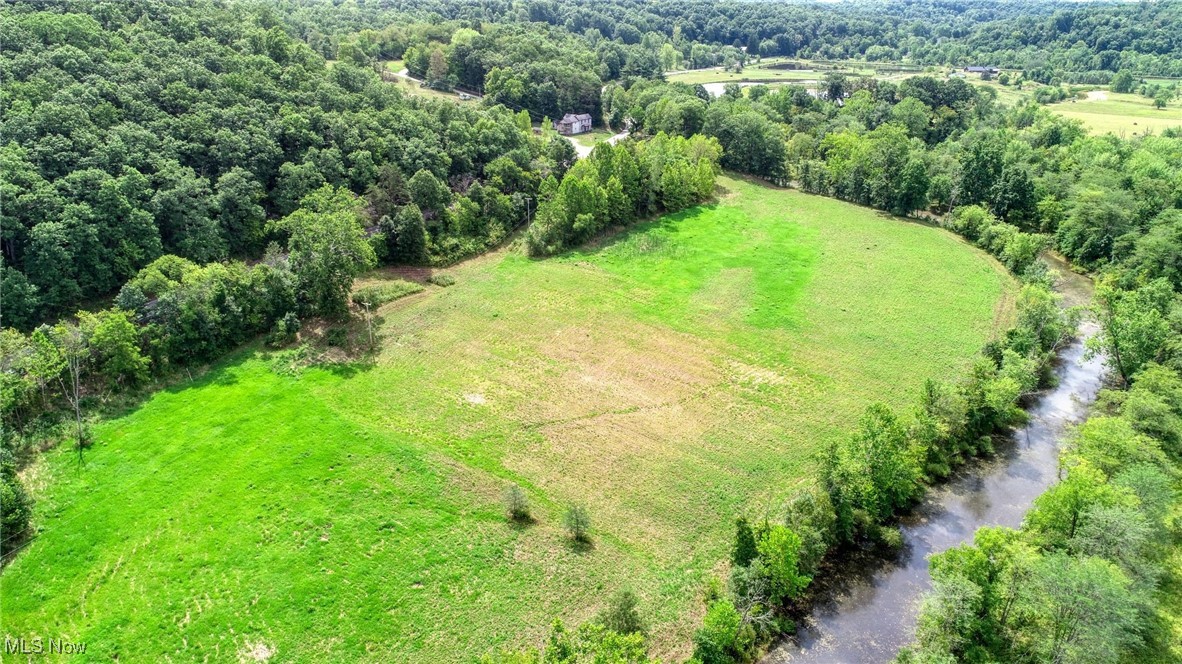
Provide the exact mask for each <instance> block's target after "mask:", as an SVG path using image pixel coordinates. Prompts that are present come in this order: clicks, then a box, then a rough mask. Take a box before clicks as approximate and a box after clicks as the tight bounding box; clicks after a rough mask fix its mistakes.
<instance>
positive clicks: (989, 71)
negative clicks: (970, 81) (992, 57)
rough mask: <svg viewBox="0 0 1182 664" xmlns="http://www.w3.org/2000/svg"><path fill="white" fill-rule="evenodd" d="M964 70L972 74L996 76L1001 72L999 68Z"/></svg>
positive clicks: (969, 68)
mask: <svg viewBox="0 0 1182 664" xmlns="http://www.w3.org/2000/svg"><path fill="white" fill-rule="evenodd" d="M964 70H965V71H966V72H968V73H970V74H996V73H997V72H998V71H999V70H998V68H997V67H965V68H964Z"/></svg>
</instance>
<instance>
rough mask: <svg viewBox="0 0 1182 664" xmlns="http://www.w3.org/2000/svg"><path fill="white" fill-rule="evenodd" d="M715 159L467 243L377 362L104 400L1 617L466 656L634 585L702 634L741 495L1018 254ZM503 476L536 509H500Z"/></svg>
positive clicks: (234, 366) (991, 326)
mask: <svg viewBox="0 0 1182 664" xmlns="http://www.w3.org/2000/svg"><path fill="white" fill-rule="evenodd" d="M721 184H722V186H723V187H724V188H725V190H724V194H723V195H722V200H721V202H720V203H719V204H717V205H713V206H705V207H699V208H695V209H692V210H689V211H687V212H684V213H680V214H676V215H671V216H667V217H663V218H661V219H658V220H655V221H653V222H651V223H647V224H644V225H642V226H639V227H637V228H635V229H634V230H632V231H630V232H627V233H625V234H622V235H619V236H617V237H613V238H611V239H609V240H606V241H604V242H602V243H601V244H600V245H599V246H596V247H592V248H588V249H585V250H582V251H577V252H573V253H570V254H567V255H564V256H561V257H558V258H553V259H547V260H530V259H527V258H525V257H524V256H522V255H519V254H518V253H516V252H514V251H512V250H508V251H502V252H500V253H497V254H493V255H489V256H486V257H483V258H480V259H476V260H473V261H470V262H468V263H466V264H463V265H461V266H458V267H456V268H455V269H452V270H449V273H451V274H453V275H454V277H455V279H456V284H455V285H454V286H451V287H449V288H439V287H436V286H431V287H429V288H428V290H427V291H425V292H423V293H419V294H417V295H412V296H410V297H408V298H405V299H403V300H398V301H395V302H394V303H391V304H389V305H386V306H385V307H383V308H382V309H381V310H380V313H381V316H382V318H383V322H382V323H381V324H380V326H379V329H380V334H381V335H382V339H383V342H384V348H383V350H382V351H381V353H380V356H379V358H378V360H377V362H376V363H375V364H374V365H372V366H366V365H356V366H343V367H337V368H332V369H329V368H323V369H308V370H305V371H304V372H303V373H302V374H301V375H288V374H284V373H280V372H277V371H275V370H273V369H272V360H271V359H269V355H268V354H267V353H264V352H261V351H258V350H247V351H245V352H242V353H240V354H238V355H237V356H235V357H233V358H231V359H229V360H228V361H226V362H224V363H223V364H221V365H218V366H216V367H214V368H212V369H211V370H210V371H209V372H207V373H205V374H204V375H200V376H197V377H196V379H195V380H193V381H192V382H189V383H185V384H183V385H179V386H177V387H176V388H174V389H171V390H167V391H164V392H161V393H159V394H157V395H155V396H154V397H153V398H151V399H149V400H148V401H147V402H146V403H145V404H144V405H143V406H142V407H140V408H138V409H136V410H134V411H132V412H129V413H128V414H126V415H125V416H123V417H120V418H118V419H115V420H112V421H109V422H105V423H102V424H100V425H99V426H98V427H97V428H96V435H97V443H96V444H95V446H94V447H93V448H92V449H90V450H89V451H88V452H87V454H86V465H85V467H84V468H82V469H79V468H78V466H77V463H76V460H75V457H74V455H73V454H72V453H71V452H69V451H68V450H65V449H61V450H56V451H53V452H49V453H47V455H46V459H45V461H44V462H43V463H41V464H40V465H38V466H35V467H34V468H33V469H31V471H30V474H29V478H28V479H29V480H30V482H31V484H32V485H33V486H34V488H35V490H36V493H37V496H38V498H39V500H38V504H37V513H36V522H37V523H38V524H39V526H40V528H41V529H42V532H41V534H40V535H39V536H38V537H37V538H36V539H35V540H34V541H33V542H32V544H31V545H30V546H29V547H28V549H27V550H25V551H24V552H23V553H22V554H21V555H20V556H19V557H18V558H17V559H16V560H15V561H14V562H12V563H11V565H10V566H9V567H8V568H7V569H6V570H4V572H3V577H2V584H0V600H2V602H3V607H4V627H5V632H6V634H13V635H27V636H33V635H54V636H61V637H65V638H67V639H71V640H80V641H84V642H86V643H87V644H88V647H89V649H88V651H87V654H88V656H89V657H91V658H93V659H94V660H105V661H110V660H112V659H118V660H120V661H133V662H138V661H168V660H177V661H193V660H206V659H207V660H211V661H226V660H233V659H235V658H236V657H238V658H243V659H245V658H249V657H254V656H256V655H260V654H266V653H268V652H269V653H273V655H274V657H273V660H272V661H285V662H286V661H297V662H324V661H338V662H359V661H372V662H387V661H423V662H428V661H430V662H435V661H471V660H472V659H473V658H475V657H478V656H479V655H480V654H482V653H484V652H487V651H488V650H489V649H490V648H493V647H497V646H502V645H521V644H523V643H526V642H538V641H539V640H540V639H542V638H543V637H544V635H545V633H546V632H547V629H548V625H549V623H550V622H551V621H552V620H553V619H554V618H555V617H559V616H561V617H562V618H564V619H565V620H566V621H567V622H568V624H570V623H578V622H579V621H581V620H583V619H586V618H588V617H590V616H592V615H593V614H594V613H595V612H596V611H597V610H598V609H599V608H601V606H602V604H603V602H604V601H605V599H606V598H608V597H609V596H610V594H611V593H613V592H614V591H616V590H617V589H620V588H622V587H625V586H627V587H631V588H633V589H634V590H635V591H636V592H637V593H638V594H639V595H640V597H641V598H642V606H641V609H642V612H643V613H644V615H645V618H646V619H647V620H648V621H649V622H650V624H651V625H652V626H653V640H654V644H655V645H654V651H655V654H660V655H664V656H681V657H684V656H687V655H688V652H687V649H686V648H687V646H688V643H689V636H690V633H691V631H692V629H693V628H694V626H695V624H696V623H697V622H698V620H699V615H698V614H700V611H701V607H700V602H699V599H698V597H699V595H698V593H699V589H700V587H701V583H702V581H703V579H704V578H706V577H707V576H709V575H710V574H711V573H712V572H716V571H717V570H718V569H719V567H718V566H719V564H720V561H722V560H723V559H724V558H725V556H726V551H727V549H728V543H729V536H730V530H731V523H732V519H733V518H734V517H735V516H736V514H738V513H741V512H747V513H749V514H758V513H760V510H761V506H773V505H775V504H777V502H778V499H780V498H782V497H783V496H784V495H785V494H786V493H788V492H789V491H790V490H791V487H792V486H793V484H794V482H796V481H798V480H800V479H801V478H804V477H806V476H811V474H812V473H813V471H814V469H815V457H814V454H815V453H816V452H817V451H818V450H820V449H822V447H823V446H824V445H825V444H827V443H828V442H829V441H832V440H834V439H835V438H837V437H840V436H843V435H845V434H846V433H847V432H848V431H850V430H851V428H852V427H853V426H854V423H855V421H856V418H857V417H858V415H859V414H860V412H861V411H862V409H863V408H864V407H865V406H866V405H867V404H868V403H869V402H871V401H872V400H885V401H887V402H889V403H891V404H893V405H895V406H899V407H907V406H910V404H911V403H912V399H913V398H914V396H915V395H916V393H917V392H918V390H919V388H920V386H921V384H922V382H923V380H924V379H925V378H928V377H950V376H952V375H954V374H956V373H958V371H959V370H960V369H961V368H963V367H964V366H965V365H966V364H967V363H968V362H969V358H970V357H971V356H972V355H973V354H975V353H976V351H977V350H978V348H979V347H980V346H981V344H982V343H983V342H985V341H986V340H987V339H989V338H990V337H991V336H992V335H994V334H995V333H996V332H997V331H998V329H999V328H1000V327H1002V326H1003V325H1004V324H1005V323H1006V322H1007V321H1008V319H1009V317H1010V316H1011V314H1012V312H1011V311H1010V302H1012V295H1013V284H1012V282H1011V279H1010V278H1009V277H1008V276H1007V275H1006V274H1005V273H1004V271H1003V270H1002V269H1001V268H1000V266H999V265H998V264H997V263H996V262H994V261H993V260H992V259H990V258H988V257H986V256H985V255H984V254H983V253H981V252H979V251H977V250H975V249H973V248H972V247H970V246H968V245H967V244H965V243H964V242H962V241H960V240H959V239H957V238H956V237H954V236H953V235H951V234H949V233H947V232H944V231H942V230H939V229H935V228H931V227H928V226H925V225H922V224H919V223H912V222H906V221H901V220H897V219H892V218H890V217H888V216H886V215H883V214H880V213H876V212H874V211H871V210H868V209H865V208H860V207H855V206H852V205H848V204H845V203H841V202H838V201H835V200H831V199H828V198H821V197H815V196H809V195H806V194H802V193H798V192H793V191H784V190H775V189H771V188H767V187H764V186H761V185H755V184H750V183H747V182H745V181H740V180H736V179H731V178H724V179H723V180H722V181H721ZM375 278H376V277H375ZM372 280H374V278H371V281H372ZM510 483H519V484H520V485H522V486H523V487H525V489H526V490H527V492H528V493H529V495H530V498H531V500H532V502H533V504H534V507H535V509H534V513H535V515H536V516H537V523H535V524H533V525H530V526H524V527H516V526H512V525H510V524H508V523H506V520H505V519H504V518H503V515H502V507H501V504H500V496H501V493H502V491H503V489H504V488H505V487H506V486H508V485H509V484H510ZM572 503H582V504H584V505H586V506H587V508H588V510H589V512H590V515H591V517H592V520H593V523H594V538H595V544H594V547H593V548H591V549H589V550H577V549H573V548H572V547H571V546H569V545H568V543H567V540H566V538H565V536H564V533H563V531H562V529H561V527H560V522H561V513H562V510H563V508H564V507H565V506H567V505H569V504H572Z"/></svg>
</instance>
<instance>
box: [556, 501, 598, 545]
mask: <svg viewBox="0 0 1182 664" xmlns="http://www.w3.org/2000/svg"><path fill="white" fill-rule="evenodd" d="M562 524H563V525H564V526H566V530H567V532H569V533H570V536H571V538H572V539H574V541H576V542H590V541H591V516H590V515H589V514H587V509H586V508H584V507H582V506H581V505H572V506H571V507H570V508H569V509H567V510H566V516H564V517H563V519H562Z"/></svg>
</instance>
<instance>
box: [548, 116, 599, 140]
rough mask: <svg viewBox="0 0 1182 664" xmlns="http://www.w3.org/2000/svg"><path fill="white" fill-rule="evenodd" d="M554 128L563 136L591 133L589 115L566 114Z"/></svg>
mask: <svg viewBox="0 0 1182 664" xmlns="http://www.w3.org/2000/svg"><path fill="white" fill-rule="evenodd" d="M554 128H555V129H557V130H558V133H560V134H562V135H563V136H574V135H575V134H584V133H586V132H589V131H591V114H590V113H579V114H577V115H576V114H574V113H567V114H566V115H564V116H562V119H561V120H559V121H558V122H555V123H554Z"/></svg>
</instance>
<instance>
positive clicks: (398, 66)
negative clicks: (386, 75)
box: [386, 60, 470, 103]
mask: <svg viewBox="0 0 1182 664" xmlns="http://www.w3.org/2000/svg"><path fill="white" fill-rule="evenodd" d="M405 67H406V65H405V64H404V63H403V62H402V60H390V61H389V62H387V63H386V69H388V70H390V71H392V72H395V73H398V72H400V71H402V70H403V69H404V68H405ZM391 84H392V85H397V86H398V89H399V90H402V91H403V92H405V93H406V94H408V95H414V96H416V97H427V98H430V99H443V100H446V101H452V102H456V103H463V102H465V101H470V100H466V99H461V98H460V95H459V94H458V93H456V92H448V91H445V90H434V89H432V88H425V87H423V86H422V85H420V84H419V82H418V81H415V80H413V79H407V78H398V79H397V80H394V81H391Z"/></svg>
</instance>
